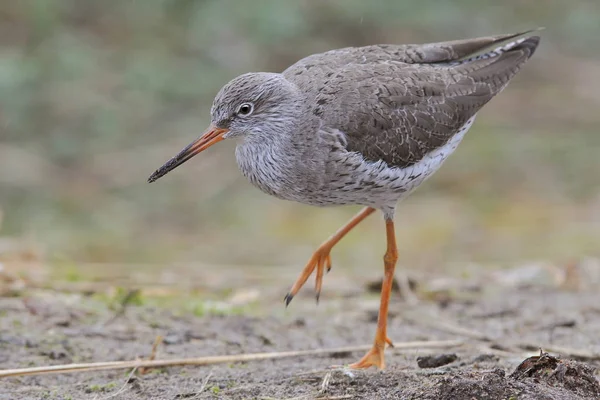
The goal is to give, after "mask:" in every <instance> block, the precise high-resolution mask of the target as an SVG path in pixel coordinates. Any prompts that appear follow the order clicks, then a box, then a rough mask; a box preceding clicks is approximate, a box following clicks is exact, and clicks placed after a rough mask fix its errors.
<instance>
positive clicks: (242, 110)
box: [237, 103, 254, 117]
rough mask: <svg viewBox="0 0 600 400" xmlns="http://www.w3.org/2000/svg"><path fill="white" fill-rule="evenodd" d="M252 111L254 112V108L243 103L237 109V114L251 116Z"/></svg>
mask: <svg viewBox="0 0 600 400" xmlns="http://www.w3.org/2000/svg"><path fill="white" fill-rule="evenodd" d="M252 111H254V106H253V105H252V104H250V103H243V104H241V105H240V106H239V107H238V109H237V114H238V115H241V116H244V117H245V116H247V115H250V114H252Z"/></svg>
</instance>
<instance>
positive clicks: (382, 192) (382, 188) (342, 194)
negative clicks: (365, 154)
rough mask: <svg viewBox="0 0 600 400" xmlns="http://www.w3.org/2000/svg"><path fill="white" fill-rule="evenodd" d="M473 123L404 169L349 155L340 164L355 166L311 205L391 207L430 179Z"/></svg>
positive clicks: (352, 154) (352, 153) (472, 119)
mask: <svg viewBox="0 0 600 400" xmlns="http://www.w3.org/2000/svg"><path fill="white" fill-rule="evenodd" d="M473 121H475V116H473V117H471V119H469V120H468V121H467V122H466V123H465V125H463V127H462V128H461V129H460V131H459V132H458V133H456V134H455V135H454V136H453V137H452V138H451V139H450V140H449V141H448V142H447V143H446V144H445V145H444V146H442V147H440V148H438V149H436V150H434V151H432V152H430V153H428V154H427V155H425V157H423V159H421V160H420V161H419V162H417V163H415V164H413V165H411V166H409V167H406V168H398V167H390V166H389V165H388V164H387V163H385V162H384V161H378V162H370V161H365V160H364V159H363V158H362V156H361V155H360V154H358V153H354V152H348V153H346V154H345V155H344V156H343V159H341V160H339V162H338V164H339V165H344V164H346V165H347V164H348V163H352V164H354V165H355V166H356V167H355V168H354V169H353V171H352V172H351V173H350V174H348V170H347V169H345V170H344V171H343V174H342V175H341V176H342V178H339V179H333V180H331V181H330V182H329V183H328V185H327V186H328V187H327V188H324V191H323V193H324V196H323V197H322V198H320V199H315V200H317V201H315V202H313V204H316V205H336V204H337V205H339V204H360V205H365V206H370V207H374V208H385V207H393V206H394V205H395V204H396V203H397V202H398V201H399V200H400V199H402V198H403V197H406V196H407V195H408V194H410V192H412V191H413V190H414V189H416V188H417V187H418V186H419V185H420V184H421V183H423V182H424V181H425V180H426V179H427V178H429V177H430V176H431V175H433V173H434V172H435V171H437V170H438V169H439V168H440V166H441V165H442V164H443V163H444V161H446V159H447V158H448V156H450V154H452V153H453V152H454V151H455V150H456V148H457V147H458V145H459V143H460V142H461V141H462V139H463V137H464V136H465V134H466V133H467V131H468V130H469V128H470V127H471V125H472V124H473Z"/></svg>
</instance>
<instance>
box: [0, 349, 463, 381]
mask: <svg viewBox="0 0 600 400" xmlns="http://www.w3.org/2000/svg"><path fill="white" fill-rule="evenodd" d="M462 344H463V342H462V341H459V340H440V341H415V342H403V343H395V344H394V348H393V351H398V350H407V349H421V348H450V347H458V346H461V345H462ZM371 347H372V346H371V345H370V344H369V345H362V346H352V347H340V348H333V349H315V350H299V351H283V352H273V353H250V354H237V355H230V356H208V357H198V358H182V359H173V360H134V361H108V362H97V363H82V364H65V365H52V366H44V367H32V368H15V369H5V370H0V378H6V377H11V376H26V375H43V374H53V373H67V372H89V371H101V370H112V369H128V368H159V367H174V366H183V365H210V364H220V363H233V362H242V361H257V360H267V359H276V358H286V357H301V356H315V355H322V354H331V353H345V352H353V351H366V350H369V349H370V348H371Z"/></svg>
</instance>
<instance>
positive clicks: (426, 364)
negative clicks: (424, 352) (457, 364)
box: [417, 354, 458, 368]
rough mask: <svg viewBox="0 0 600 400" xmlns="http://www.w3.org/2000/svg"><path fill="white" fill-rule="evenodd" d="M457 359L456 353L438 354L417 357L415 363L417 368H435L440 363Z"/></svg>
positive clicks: (448, 362)
mask: <svg viewBox="0 0 600 400" xmlns="http://www.w3.org/2000/svg"><path fill="white" fill-rule="evenodd" d="M456 360H458V356H457V355H456V354H438V355H433V356H422V357H417V365H418V366H419V368H437V367H441V366H442V365H446V364H450V363H453V362H454V361H456Z"/></svg>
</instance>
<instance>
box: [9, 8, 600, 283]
mask: <svg viewBox="0 0 600 400" xmlns="http://www.w3.org/2000/svg"><path fill="white" fill-rule="evenodd" d="M599 21H600V2H598V1H597V0H587V1H586V0H571V1H553V0H546V1H540V0H511V1H497V0H485V1H484V0H460V1H452V2H449V1H448V2H441V1H397V0H393V1H374V2H367V1H359V0H346V1H341V0H339V1H333V0H331V1H317V0H315V1H276V0H273V1H209V0H206V1H201V0H144V1H141V0H138V1H135V0H38V1H33V0H31V1H29V0H20V1H2V2H1V3H0V209H1V213H2V215H3V218H2V227H1V229H2V230H1V231H0V234H1V235H3V236H4V237H11V238H17V239H18V240H20V241H25V242H27V243H28V244H30V245H31V246H34V247H35V249H36V252H38V253H39V254H41V257H42V258H43V260H44V261H45V262H47V264H48V265H52V266H61V265H78V264H86V263H101V264H104V265H112V264H118V265H120V267H119V268H122V269H125V270H126V269H127V266H128V265H131V266H132V268H133V265H140V264H142V265H156V266H158V267H159V268H161V267H162V266H165V265H171V264H186V263H189V264H190V265H191V264H192V263H206V264H210V265H219V264H230V265H231V264H243V265H263V266H271V265H272V266H293V267H294V268H295V269H294V271H298V272H299V267H300V266H301V265H303V264H304V263H305V261H306V260H307V259H308V257H309V256H310V254H311V253H312V251H313V250H314V249H315V247H316V246H317V245H318V244H319V243H320V242H321V241H322V240H323V239H325V238H326V237H327V236H329V234H331V233H332V232H333V231H335V230H336V229H337V228H338V227H339V226H341V225H342V224H343V223H344V222H345V221H346V220H347V219H348V218H350V217H351V216H352V215H353V214H354V213H355V212H356V211H357V210H358V208H357V207H342V208H330V209H318V208H311V207H308V206H303V205H299V204H293V203H289V202H284V201H280V200H277V199H273V198H270V197H268V196H267V195H264V194H262V193H260V192H259V191H258V190H257V189H255V188H253V187H252V186H251V185H250V184H249V183H248V182H246V180H245V179H244V178H243V177H242V176H241V174H240V173H239V172H238V170H237V166H236V164H235V159H234V155H233V151H234V143H227V142H225V143H222V144H220V145H219V146H216V147H214V148H211V149H210V151H207V152H205V153H203V154H202V155H201V156H200V157H197V158H195V159H194V160H193V161H191V162H190V163H188V164H186V165H185V167H183V168H180V169H177V170H176V171H174V172H172V173H171V174H169V175H168V176H167V177H165V178H163V179H161V180H160V181H159V182H157V183H156V184H152V185H148V184H147V183H146V179H147V177H148V176H149V175H150V173H152V172H153V171H154V169H156V168H157V167H159V166H160V165H162V164H163V162H164V161H166V160H167V159H168V158H170V157H171V156H173V155H174V154H175V153H176V152H177V151H179V150H180V149H181V148H182V147H184V146H185V145H187V144H188V143H189V142H190V141H191V140H192V139H194V138H196V137H197V136H198V135H199V134H200V133H201V132H202V131H203V129H204V128H205V127H206V125H207V124H208V122H209V110H210V105H211V102H212V99H213V97H214V95H215V94H216V92H217V91H218V90H219V88H220V87H221V86H222V85H224V84H225V83H226V82H227V81H229V80H230V79H232V78H233V77H235V76H237V75H239V74H241V73H244V72H247V71H281V70H283V69H285V68H286V67H287V66H288V65H290V64H292V63H293V62H295V61H296V60H298V59H300V58H302V57H304V56H307V55H309V54H312V53H315V52H322V51H325V50H328V49H333V48H338V47H344V46H358V45H367V44H374V43H420V42H430V41H443V40H453V39H460V38H467V37H474V36H484V35H491V34H500V33H511V32H516V31H520V30H526V29H530V28H536V27H539V26H544V27H546V30H545V31H543V32H542V36H543V39H542V43H541V46H540V48H539V50H538V52H537V53H536V54H535V56H534V57H533V58H532V60H531V61H530V62H529V63H528V64H527V66H526V67H525V68H524V69H523V70H522V72H521V73H520V74H519V75H518V76H517V77H516V79H514V81H513V82H512V83H511V85H509V87H508V88H507V89H506V90H505V91H504V92H503V93H502V94H501V95H499V96H498V97H497V98H496V99H494V100H493V101H492V102H491V103H490V104H489V105H488V106H487V107H486V108H485V109H484V111H482V112H481V113H480V114H479V118H478V120H477V122H476V123H475V125H474V127H473V129H471V131H470V132H469V134H468V135H467V137H466V139H465V140H464V141H463V144H462V145H461V146H460V147H459V149H458V150H457V151H456V153H455V154H454V155H453V156H452V157H451V158H450V159H449V160H448V162H447V163H446V164H445V165H444V167H443V168H442V169H441V170H440V172H438V173H437V174H436V175H435V176H434V177H433V178H432V179H430V180H429V181H428V182H427V183H426V184H425V185H423V187H421V188H420V189H419V190H418V191H417V192H416V193H415V194H414V195H413V196H412V197H410V198H409V199H407V200H405V201H404V203H403V204H402V205H401V206H400V207H399V209H398V212H397V218H396V221H397V232H398V233H397V234H398V238H399V247H400V252H401V258H400V264H401V265H402V266H403V267H405V268H413V269H432V268H438V267H444V266H450V265H454V264H456V263H460V264H463V265H464V264H471V263H477V264H483V265H507V266H510V265H514V263H517V262H521V261H522V260H530V259H536V260H538V259H542V260H548V261H550V262H557V263H562V262H566V261H568V260H572V259H579V258H581V257H584V256H594V257H598V256H600V156H599V155H600V132H598V130H599V127H600V40H598V38H600V22H599ZM383 251H384V229H383V224H382V221H381V218H380V217H375V218H372V219H371V220H368V221H366V222H365V223H364V224H363V225H361V226H360V227H359V228H358V229H357V230H356V231H355V232H353V233H352V234H351V235H349V236H348V238H347V239H345V240H344V241H343V242H342V243H341V244H340V246H339V247H338V248H336V250H334V253H333V257H334V263H335V264H336V265H339V266H348V267H349V268H351V267H355V268H361V267H364V266H369V268H373V269H375V268H379V267H380V259H381V255H382V254H383ZM376 271H377V272H375V270H374V271H373V272H372V274H373V278H376V277H378V276H379V275H380V272H381V271H380V270H379V269H377V270H376ZM340 274H342V272H340ZM290 283H291V282H290Z"/></svg>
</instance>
